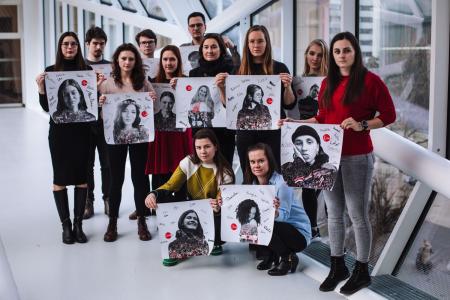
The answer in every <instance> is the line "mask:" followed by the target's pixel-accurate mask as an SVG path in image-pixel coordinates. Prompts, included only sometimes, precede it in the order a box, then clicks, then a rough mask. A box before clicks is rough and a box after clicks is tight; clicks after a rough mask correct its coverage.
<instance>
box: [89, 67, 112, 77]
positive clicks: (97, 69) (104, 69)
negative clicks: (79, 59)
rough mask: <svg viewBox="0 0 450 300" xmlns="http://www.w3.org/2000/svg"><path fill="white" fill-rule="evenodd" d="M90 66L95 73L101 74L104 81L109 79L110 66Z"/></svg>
mask: <svg viewBox="0 0 450 300" xmlns="http://www.w3.org/2000/svg"><path fill="white" fill-rule="evenodd" d="M90 66H91V67H92V69H93V70H94V71H95V73H97V74H103V76H104V77H105V79H108V78H109V77H111V72H112V65H111V64H93V65H90Z"/></svg>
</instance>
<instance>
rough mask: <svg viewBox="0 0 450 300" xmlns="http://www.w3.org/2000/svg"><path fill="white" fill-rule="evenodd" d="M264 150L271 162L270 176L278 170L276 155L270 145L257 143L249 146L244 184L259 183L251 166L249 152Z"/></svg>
mask: <svg viewBox="0 0 450 300" xmlns="http://www.w3.org/2000/svg"><path fill="white" fill-rule="evenodd" d="M257 150H262V151H264V155H265V156H266V158H267V160H268V162H269V172H268V173H267V175H268V177H269V178H270V177H272V174H273V172H275V171H278V165H277V161H276V160H275V156H274V155H273V152H272V149H271V148H270V146H269V145H267V144H264V143H257V144H255V145H253V146H250V147H248V148H247V154H246V157H245V168H244V184H253V183H255V182H256V183H258V179H257V178H256V176H255V175H253V173H252V169H251V168H250V159H249V158H248V154H249V153H250V152H252V151H257Z"/></svg>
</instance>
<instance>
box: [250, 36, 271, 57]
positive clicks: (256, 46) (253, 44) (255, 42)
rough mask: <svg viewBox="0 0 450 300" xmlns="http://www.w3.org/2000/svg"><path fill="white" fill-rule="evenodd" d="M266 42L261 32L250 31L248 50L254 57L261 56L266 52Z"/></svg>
mask: <svg viewBox="0 0 450 300" xmlns="http://www.w3.org/2000/svg"><path fill="white" fill-rule="evenodd" d="M266 45H267V41H266V38H265V37H264V33H263V32H262V31H252V32H250V34H249V35H248V49H249V50H250V54H251V55H252V56H254V57H260V56H263V55H264V53H265V52H266Z"/></svg>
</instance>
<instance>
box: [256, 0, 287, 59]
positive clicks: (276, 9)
mask: <svg viewBox="0 0 450 300" xmlns="http://www.w3.org/2000/svg"><path fill="white" fill-rule="evenodd" d="M252 25H264V26H266V28H267V30H268V31H269V35H270V40H271V42H272V51H273V54H272V55H273V58H274V59H276V60H280V59H281V51H282V45H281V37H282V33H281V1H278V2H275V3H273V4H272V5H270V6H268V7H266V8H265V9H263V10H262V11H260V12H258V13H256V14H253V15H252Z"/></svg>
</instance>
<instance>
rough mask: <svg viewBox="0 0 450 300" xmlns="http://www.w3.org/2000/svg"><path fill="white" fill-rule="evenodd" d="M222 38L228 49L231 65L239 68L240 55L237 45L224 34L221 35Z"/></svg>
mask: <svg viewBox="0 0 450 300" xmlns="http://www.w3.org/2000/svg"><path fill="white" fill-rule="evenodd" d="M222 40H223V42H224V44H225V46H226V47H227V48H228V49H229V50H230V53H231V60H232V62H233V67H235V68H239V66H240V65H241V56H240V55H239V51H238V49H237V46H236V45H235V44H234V43H233V41H232V40H231V39H230V38H229V37H227V36H225V35H222Z"/></svg>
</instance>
